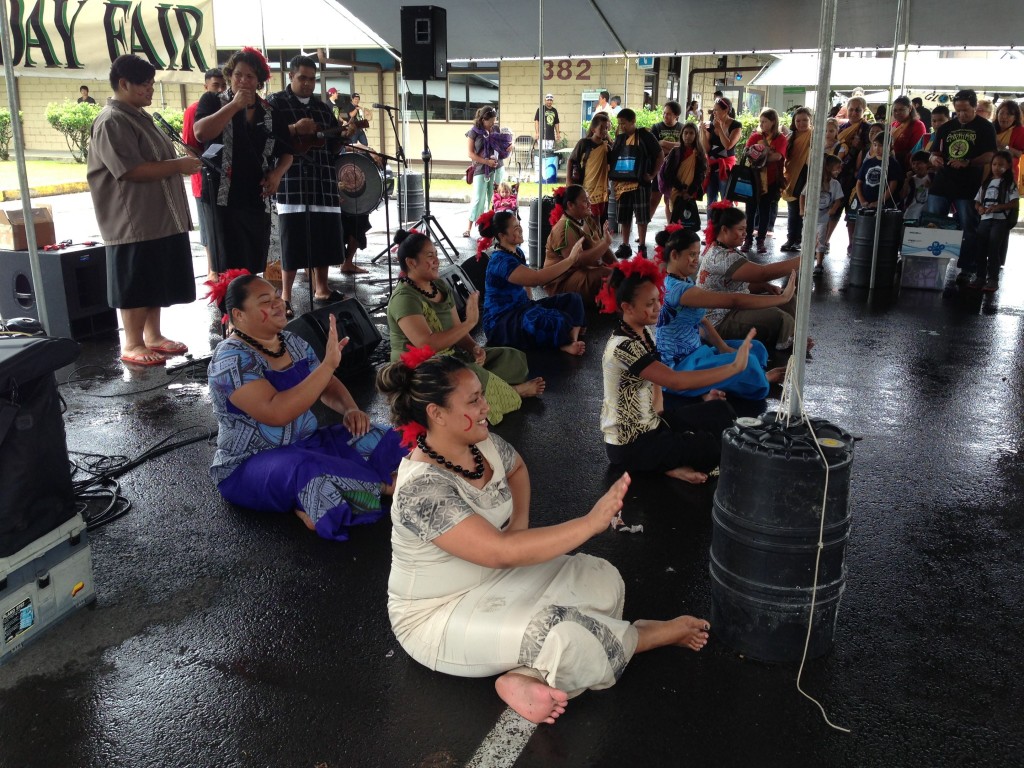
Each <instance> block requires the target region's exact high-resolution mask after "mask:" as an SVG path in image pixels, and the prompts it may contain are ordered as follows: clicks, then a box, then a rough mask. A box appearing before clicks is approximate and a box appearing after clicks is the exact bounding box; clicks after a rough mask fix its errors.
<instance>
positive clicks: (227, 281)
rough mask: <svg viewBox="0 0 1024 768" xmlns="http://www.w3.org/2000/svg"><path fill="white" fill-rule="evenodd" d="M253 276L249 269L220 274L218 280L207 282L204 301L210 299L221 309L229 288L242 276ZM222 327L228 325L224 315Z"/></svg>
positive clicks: (211, 302)
mask: <svg viewBox="0 0 1024 768" xmlns="http://www.w3.org/2000/svg"><path fill="white" fill-rule="evenodd" d="M249 274H252V273H251V272H249V270H248V269H229V270H226V271H224V272H221V273H220V276H219V277H218V278H217V279H216V280H205V281H203V285H205V286H206V289H207V290H206V295H205V296H203V298H204V299H209V303H210V304H212V305H213V306H215V307H219V306H220V305H221V304H222V303H223V302H224V297H225V296H226V295H227V293H228V286H229V285H231V282H232V281H233V280H234V279H235V278H236V277H241V276H242V275H249ZM220 323H221V325H227V324H228V316H227V315H224V316H223V317H221V319H220Z"/></svg>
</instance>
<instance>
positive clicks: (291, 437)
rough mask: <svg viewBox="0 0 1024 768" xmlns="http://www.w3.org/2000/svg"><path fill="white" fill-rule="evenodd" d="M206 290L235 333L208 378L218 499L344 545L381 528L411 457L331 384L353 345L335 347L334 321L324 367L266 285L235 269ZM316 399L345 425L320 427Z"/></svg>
mask: <svg viewBox="0 0 1024 768" xmlns="http://www.w3.org/2000/svg"><path fill="white" fill-rule="evenodd" d="M207 285H210V294H209V295H210V297H211V299H212V300H214V301H215V302H216V303H217V306H218V307H219V308H220V310H221V311H222V312H223V313H224V315H225V322H228V323H229V324H230V329H231V331H230V333H229V334H228V336H227V338H226V339H224V341H222V342H221V343H220V344H218V345H217V349H216V351H215V352H214V354H213V360H212V361H211V362H210V372H209V377H210V396H211V398H212V400H213V410H214V413H215V414H216V415H217V423H218V426H219V432H218V434H217V452H216V453H215V454H214V457H213V466H211V467H210V475H211V477H212V478H213V480H214V482H216V483H217V489H218V490H219V491H220V493H221V495H222V496H223V497H224V498H225V499H227V500H228V501H230V502H231V503H232V504H238V505H239V506H242V507H247V508H249V509H255V510H259V511H263V512H283V513H288V512H294V513H295V514H296V515H298V517H299V518H300V519H301V520H302V522H303V523H305V524H306V526H307V527H308V528H309V529H310V530H314V531H316V532H317V533H318V534H319V535H320V536H323V537H324V538H326V539H334V540H336V541H345V540H347V539H348V536H349V531H348V529H349V526H352V525H363V524H366V523H373V522H376V521H377V520H379V519H380V518H381V517H383V516H384V514H385V510H384V509H382V505H381V498H382V496H389V495H391V493H392V488H393V483H394V474H395V471H396V470H397V468H398V462H399V461H400V460H401V458H402V457H403V456H404V455H405V453H406V451H405V450H404V449H403V448H402V446H401V444H400V439H399V436H398V434H397V433H396V432H394V431H393V430H390V429H388V428H387V427H381V426H376V425H374V424H371V423H370V418H369V416H367V415H366V414H365V413H364V412H363V411H361V410H360V409H359V407H358V406H357V405H356V403H355V401H354V400H353V399H352V395H351V394H350V393H349V391H348V389H347V388H346V387H345V385H344V384H342V383H341V382H340V381H339V380H338V379H337V378H335V377H334V371H335V370H336V369H337V367H338V365H339V363H340V362H341V355H342V350H343V349H344V347H345V345H346V344H347V343H348V338H347V337H346V338H344V339H342V340H341V341H339V340H338V330H337V327H336V324H335V318H334V317H333V316H331V318H330V331H329V333H328V337H327V347H326V351H325V353H324V360H323V363H322V364H321V363H320V361H319V360H317V358H316V355H315V354H314V353H313V350H312V349H311V348H310V346H309V345H308V344H307V343H306V342H305V341H303V340H302V339H301V338H300V337H299V336H296V335H295V334H293V333H289V332H287V331H285V330H283V329H284V326H285V323H286V318H285V305H284V300H283V299H282V298H281V297H280V296H278V294H277V291H276V290H275V289H274V287H273V286H272V285H271V284H270V283H268V282H267V281H266V280H262V279H261V278H259V277H257V276H255V275H250V274H248V273H247V272H245V271H244V270H232V271H229V272H227V273H225V274H224V275H221V278H220V280H219V282H217V283H209V282H208V283H207ZM317 400H320V401H321V402H322V403H323V404H324V405H326V406H327V407H328V408H330V409H332V410H334V411H337V412H338V413H339V414H341V416H342V423H341V424H334V425H331V426H325V427H318V425H317V419H316V416H314V415H313V412H312V411H311V410H310V408H311V407H312V406H313V404H314V403H315V402H316V401H317Z"/></svg>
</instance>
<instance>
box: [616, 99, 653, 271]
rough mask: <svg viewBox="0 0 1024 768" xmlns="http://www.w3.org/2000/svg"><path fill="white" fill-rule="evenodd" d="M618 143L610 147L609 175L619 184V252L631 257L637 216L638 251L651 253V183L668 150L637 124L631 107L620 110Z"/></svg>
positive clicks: (617, 190) (617, 186)
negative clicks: (648, 225)
mask: <svg viewBox="0 0 1024 768" xmlns="http://www.w3.org/2000/svg"><path fill="white" fill-rule="evenodd" d="M618 120H619V124H618V132H617V133H616V135H615V143H614V144H613V145H612V148H611V149H610V150H608V165H609V171H608V178H609V179H611V180H612V182H613V184H614V186H615V197H616V200H617V201H618V204H617V208H616V210H617V212H618V219H619V229H620V231H621V232H622V244H621V245H620V246H619V248H618V250H616V251H615V255H616V256H617V257H619V258H620V259H628V258H629V257H630V255H632V252H631V250H630V247H629V235H630V231H631V230H632V228H633V216H634V215H635V216H636V232H637V237H638V238H639V240H640V246H639V248H637V253H638V254H641V255H643V256H644V257H645V258H646V257H647V243H646V239H647V224H648V222H649V221H650V220H651V208H650V204H651V186H652V185H653V182H654V179H656V178H657V176H658V171H659V170H660V169H661V164H662V163H663V162H665V153H664V152H662V151H661V145H660V144H659V143H658V140H657V139H656V138H654V135H653V134H652V133H651V132H650V131H649V130H647V129H646V128H637V125H636V113H635V112H633V110H631V109H623V110H621V111H620V112H619V117H618Z"/></svg>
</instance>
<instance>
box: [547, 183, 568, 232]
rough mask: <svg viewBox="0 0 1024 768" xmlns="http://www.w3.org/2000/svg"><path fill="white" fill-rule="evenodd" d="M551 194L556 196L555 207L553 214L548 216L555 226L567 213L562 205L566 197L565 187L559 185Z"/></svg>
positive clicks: (550, 222)
mask: <svg viewBox="0 0 1024 768" xmlns="http://www.w3.org/2000/svg"><path fill="white" fill-rule="evenodd" d="M551 196H552V197H553V198H555V207H554V208H552V209H551V215H550V216H548V223H549V224H550V225H551V226H552V227H553V226H555V224H557V223H558V221H559V219H561V218H562V216H563V215H564V214H565V208H563V207H562V200H564V199H565V187H559V188H558V189H556V190H555V191H554V192H552V193H551Z"/></svg>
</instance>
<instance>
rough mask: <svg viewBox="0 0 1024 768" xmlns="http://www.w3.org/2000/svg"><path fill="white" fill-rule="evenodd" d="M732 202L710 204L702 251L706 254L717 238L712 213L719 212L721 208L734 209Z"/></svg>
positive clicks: (720, 201)
mask: <svg viewBox="0 0 1024 768" xmlns="http://www.w3.org/2000/svg"><path fill="white" fill-rule="evenodd" d="M734 207H735V206H734V205H733V204H732V200H719V201H718V202H716V203H712V204H711V205H709V206H708V225H707V226H706V227H704V251H703V253H707V252H708V249H709V248H710V247H711V246H712V245H714V243H715V238H716V237H717V236H718V230H716V229H715V224H714V211H720V210H722V209H723V208H734Z"/></svg>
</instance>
